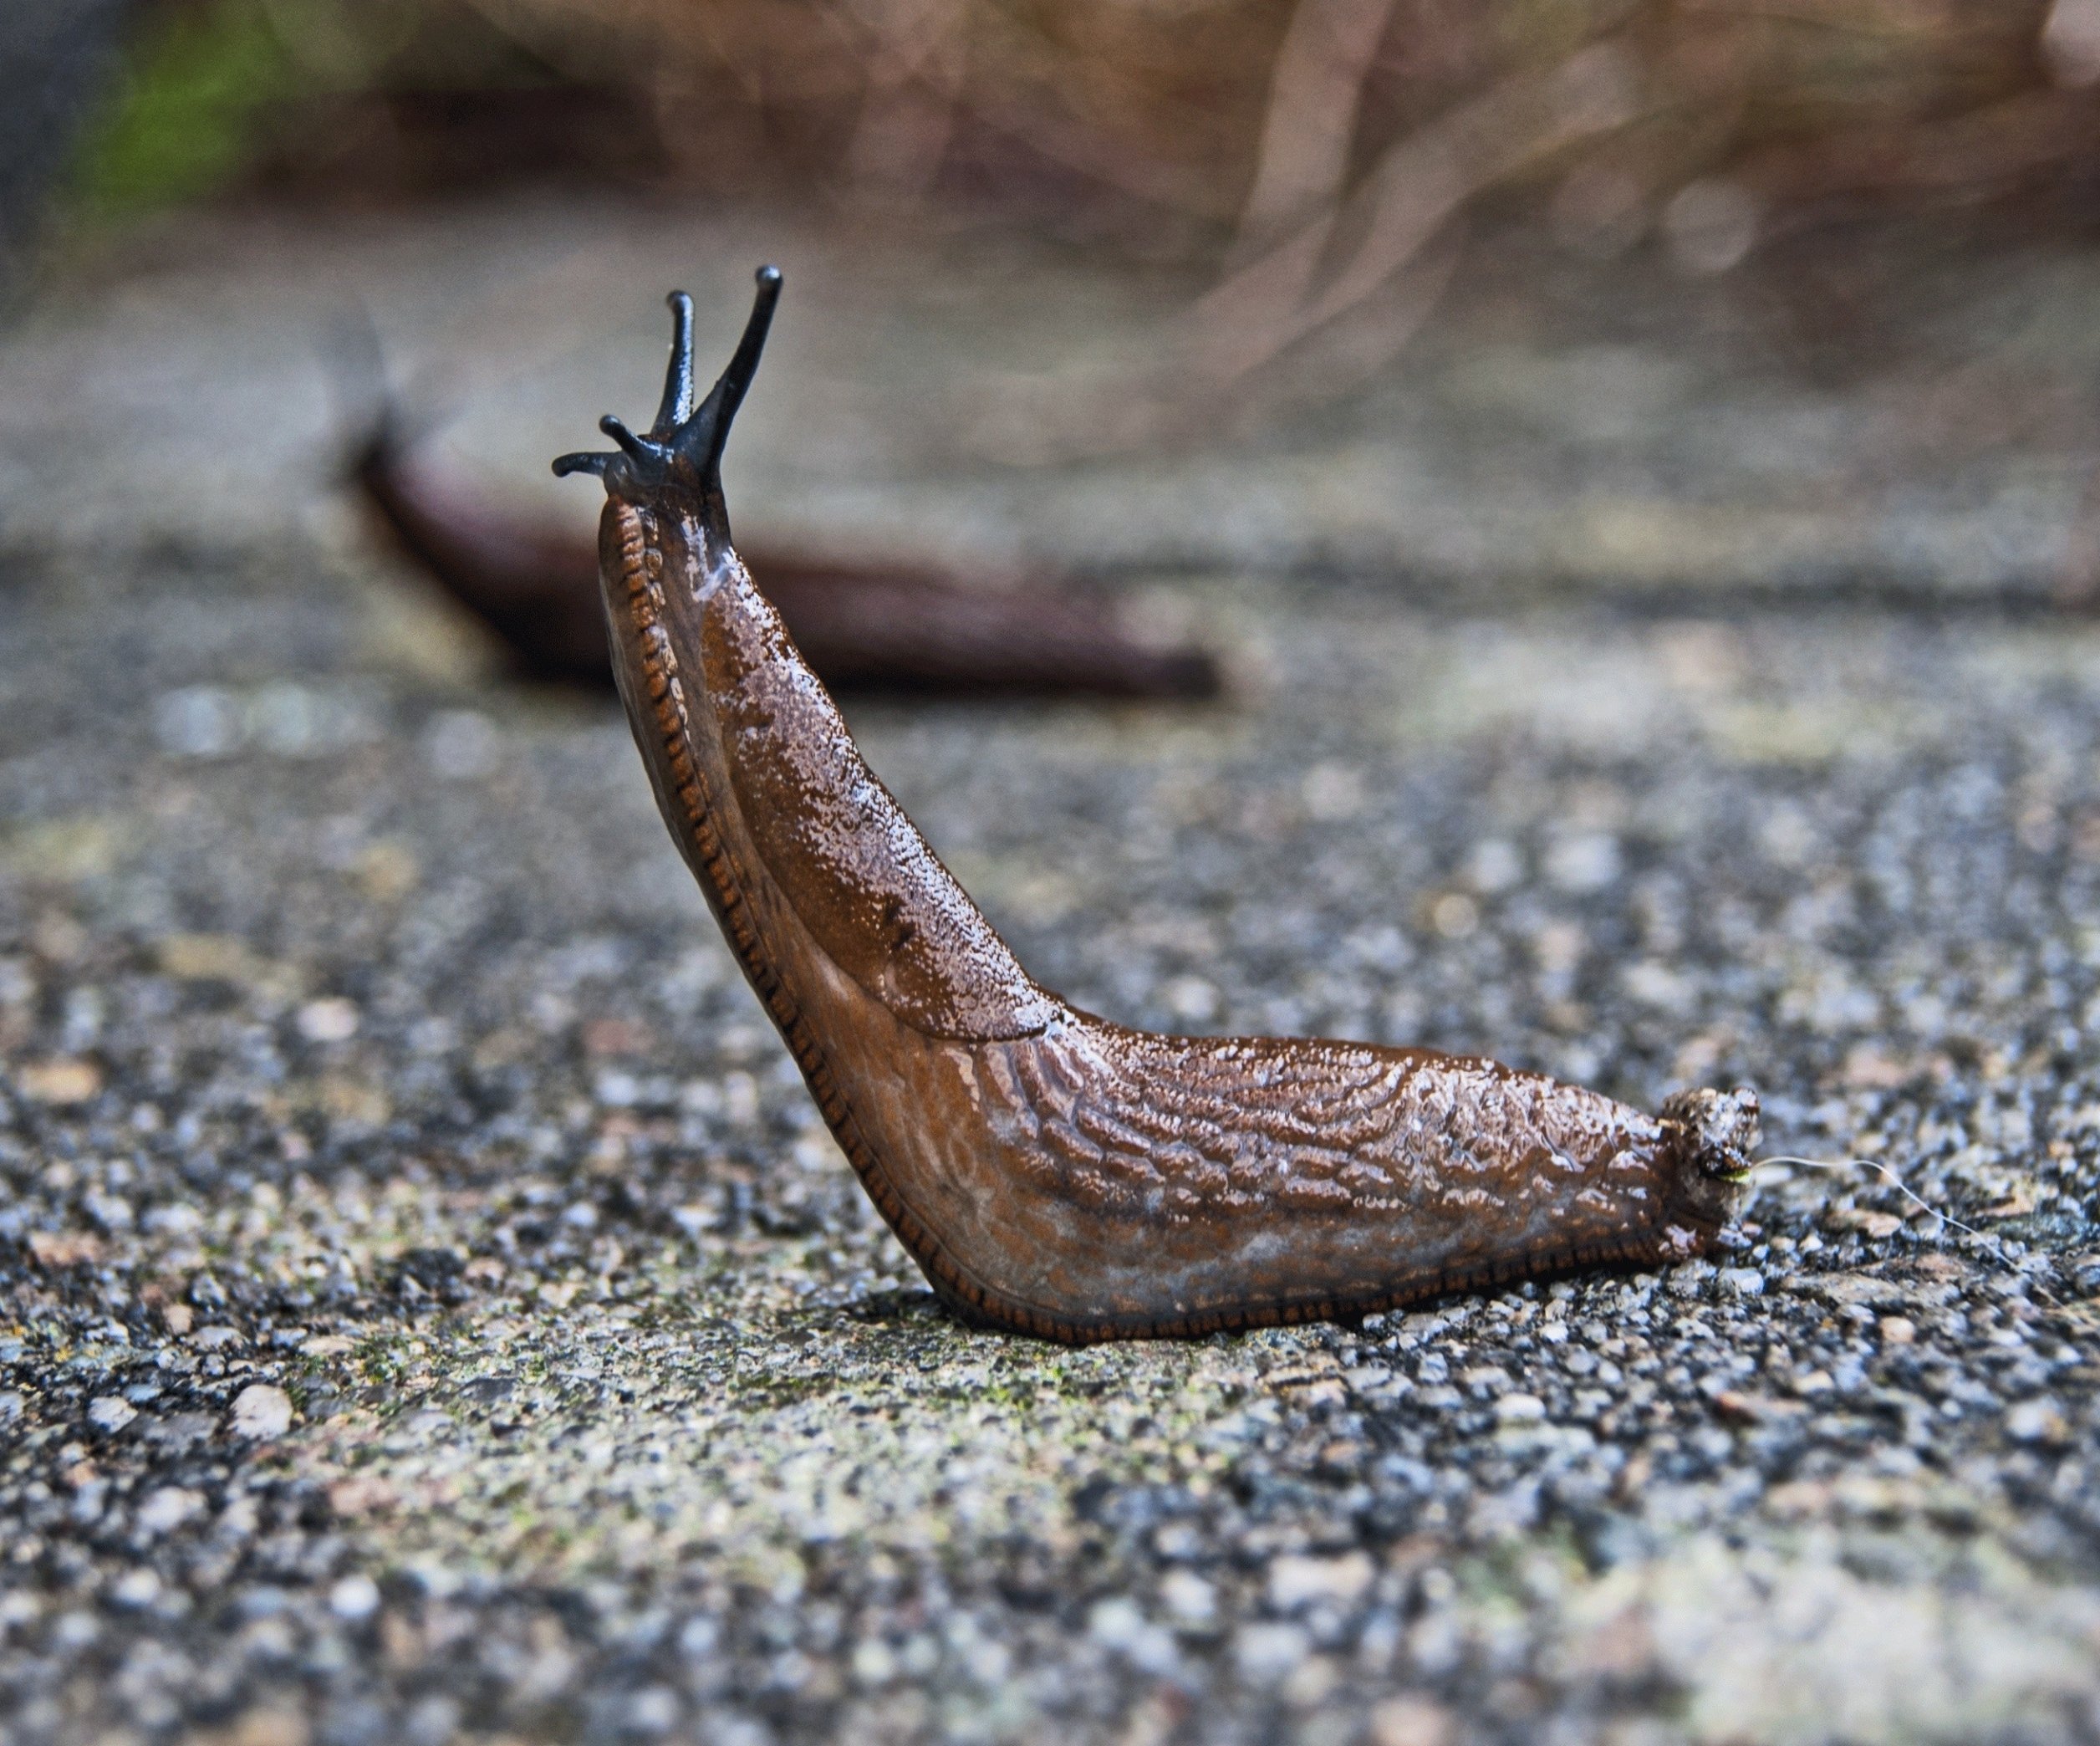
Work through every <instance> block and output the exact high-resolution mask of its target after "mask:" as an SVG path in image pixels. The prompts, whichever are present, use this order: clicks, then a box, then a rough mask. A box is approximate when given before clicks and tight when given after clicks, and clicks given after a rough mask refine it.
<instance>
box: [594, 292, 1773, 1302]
mask: <svg viewBox="0 0 2100 1746" xmlns="http://www.w3.org/2000/svg"><path fill="white" fill-rule="evenodd" d="M779 293H780V275H779V273H777V271H775V270H774V269H773V268H765V269H763V270H762V271H761V273H759V275H758V295H757V304H756V305H755V307H754V309H753V310H752V316H751V319H750V322H749V324H747V327H746V329H745V331H744V335H743V339H742V342H741V343H740V344H739V345H738V346H737V351H736V355H735V356H734V357H733V358H732V359H731V362H730V365H729V368H728V369H727V370H726V371H725V372H724V373H723V375H722V377H721V380H720V381H718V382H717V383H716V385H715V387H714V389H713V391H711V393H710V394H709V395H708V396H707V398H706V400H705V401H703V402H701V405H700V406H699V407H698V409H697V410H695V409H694V406H693V386H694V376H693V362H692V337H691V336H692V320H691V310H692V305H691V299H688V298H686V296H685V295H684V294H683V293H677V294H673V296H672V298H671V299H670V304H671V308H672V310H673V312H674V314H675V337H674V340H673V345H672V350H671V360H670V372H669V376H668V379H667V380H666V383H665V391H664V399H663V404H662V406H661V407H660V410H659V411H658V413H657V416H656V421H655V424H654V425H653V426H651V427H650V431H649V432H648V434H647V435H646V436H635V435H633V434H632V433H631V432H629V431H628V430H627V429H626V428H625V427H624V426H622V425H621V424H620V423H619V421H617V420H615V419H611V418H608V419H605V420H604V421H601V426H600V427H601V428H602V429H604V431H606V432H607V433H608V434H609V435H610V436H612V437H613V438H614V441H615V442H617V443H618V444H619V452H617V453H614V454H602V455H565V456H563V457H562V458H561V459H560V460H559V461H558V462H555V463H554V465H555V471H556V472H564V473H565V472H581V471H589V472H596V473H598V474H599V476H600V477H602V478H603V479H604V484H605V490H606V498H607V502H606V505H605V510H604V516H603V518H601V520H600V523H599V575H600V581H601V583H602V585H603V587H604V595H605V607H606V612H607V615H608V619H609V625H610V629H611V633H612V641H613V648H614V672H615V676H616V677H617V679H618V681H619V688H620V694H621V696H622V697H623V699H624V701H625V703H626V706H627V711H628V716H629V721H630V722H631V723H632V725H633V727H634V730H635V743H636V745H637V746H638V747H639V748H640V752H641V754H642V760H643V763H645V766H646V767H647V768H648V770H649V773H650V782H651V784H652V786H653V787H654V789H655V794H656V799H657V804H658V805H659V807H660V809H661V810H662V813H663V815H664V820H665V824H666V825H668V826H669V827H670V831H671V835H673V837H674V838H675V839H676V840H677V843H678V845H679V848H680V851H681V852H682V853H683V854H684V855H685V857H686V862H687V864H688V865H690V866H691V868H692V870H693V872H694V874H695V876H696V877H697V878H698V880H699V881H700V884H701V889H702V891H704V892H705V893H706V896H707V900H708V902H709V904H710V905H711V907H712V908H713V910H714V911H715V915H716V919H717V921H718V922H720V923H721V927H722V931H723V932H724V934H725V935H726V937H727V938H728V940H729V942H730V944H731V947H732V948H733V949H734V950H735V952H736V953H737V957H738V960H739V962H741V963H742V966H743V968H744V973H745V974H746V975H747V977H748V978H750V980H751V983H752V988H754V989H755V990H756V991H757V993H758V996H759V998H761V999H762V1001H763V1002H764V1003H765V1004H766V1008H767V1011H768V1012H769V1013H771V1014H772V1019H773V1021H774V1023H775V1024H777V1026H778V1027H779V1029H780V1031H781V1034H782V1037H784V1038H785V1039H786V1040H787V1046H788V1048H789V1049H790V1050H791V1051H793V1055H794V1058H795V1060H796V1062H797V1064H798V1065H799V1066H800V1068H801V1069H802V1071H803V1076H804V1078H805V1079H806V1080H808V1085H809V1089H810V1091H811V1094H812V1095H813V1096H814V1097H815V1098H816V1100H817V1103H818V1107H819V1109H820V1110H822V1111H823V1116H824V1119H825V1120H826V1121H828V1123H829V1124H830V1126H831V1128H832V1131H833V1133H834V1134H835V1135H836V1136H838V1142H839V1145H840V1146H841V1147H842V1148H843V1149H844V1152H845V1154H846V1156H847V1158H848V1159H849V1161H851V1163H852V1165H853V1167H854V1170H855V1171H856V1172H858V1173H859V1177H860V1179H861V1181H862V1182H863V1183H864V1185H865V1187H866V1188H867V1190H868V1192H869V1196H870V1197H872V1198H873V1199H874V1202H875V1205H876V1206H877V1207H879V1209H880V1210H881V1212H882V1214H883V1216H884V1218H886V1219H887V1220H888V1221H889V1223H890V1225H891V1227H892V1228H894V1229H895V1231H896V1233H897V1234H898V1236H899V1237H900V1238H901V1239H902V1240H903V1242H904V1243H905V1247H906V1248H908V1249H910V1252H911V1253H912V1255H913V1257H914V1258H915V1259H916V1260H917V1261H918V1263H919V1264H920V1267H921V1268H923V1269H925V1274H926V1276H927V1278H928V1279H930V1280H931V1282H932V1283H933V1285H934V1288H935V1290H936V1291H938V1292H939V1293H940V1295H941V1296H942V1297H943V1298H944V1299H946V1300H947V1301H948V1302H949V1303H950V1304H952V1305H954V1306H955V1307H956V1309H957V1310H960V1311H961V1313H962V1314H964V1315H966V1316H967V1317H969V1318H971V1320H977V1321H980V1322H984V1323H987V1324H990V1325H995V1326H997V1327H1002V1328H1007V1329H1011V1330H1016V1331H1019V1332H1026V1333H1031V1334H1037V1335H1044V1336H1047V1337H1049V1338H1053V1339H1058V1340H1075V1341H1077V1340H1106V1339H1114V1338H1119V1337H1134V1336H1143V1335H1195V1334H1204V1333H1209V1332H1212V1331H1215V1330H1221V1329H1231V1328H1243V1327H1251V1326H1256V1325H1263V1324H1270V1323H1278V1322H1294V1321H1304V1320H1317V1319H1321V1318H1328V1317H1335V1316H1344V1315H1363V1314H1366V1313H1369V1312H1370V1311H1372V1310H1382V1309H1386V1308H1389V1307H1391V1306H1392V1305H1394V1304H1400V1303H1404V1302H1407V1301H1409V1300H1411V1299H1419V1298H1421V1297H1425V1296H1429V1295H1431V1294H1435V1293H1438V1292H1441V1291H1446V1290H1451V1289H1461V1288H1466V1287H1471V1286H1477V1285H1488V1284H1496V1283H1499V1282H1501V1281H1504V1280H1508V1279H1516V1278H1521V1277H1527V1276H1532V1275H1537V1274H1548V1273H1553V1272H1557V1271H1562V1270H1565V1269H1571V1268H1576V1267H1583V1266H1592V1265H1599V1264H1634V1265H1654V1264H1659V1263H1663V1262H1668V1261H1674V1260H1679V1259H1684V1258H1688V1257H1690V1256H1692V1255H1695V1254H1697V1253H1700V1252H1701V1251H1703V1250H1704V1249H1705V1248H1707V1247H1708V1246H1709V1245H1710V1243H1711V1242H1712V1240H1713V1238H1714V1237H1715V1234H1716V1233H1718V1232H1719V1230H1720V1228H1721V1227H1722V1226H1723V1225H1724V1224H1725V1223H1726V1222H1727V1221H1728V1220H1729V1219H1730V1218H1732V1217H1733V1216H1734V1214H1735V1213H1736V1210H1737V1208H1738V1207H1739V1206H1740V1204H1741V1197H1742V1194H1743V1192H1744V1190H1743V1182H1744V1180H1745V1178H1746V1175H1747V1172H1748V1170H1749V1167H1750V1154H1751V1151H1752V1149H1753V1148H1754V1147H1755V1146H1756V1139H1757V1100H1756V1095H1755V1094H1754V1093H1752V1092H1751V1091H1749V1090H1735V1091H1730V1092H1720V1091H1711V1090H1694V1091H1685V1092H1679V1093H1678V1094H1676V1095H1674V1096H1672V1097H1671V1098H1669V1099H1668V1100H1666V1101H1665V1102H1664V1105H1663V1107H1662V1110H1661V1112H1660V1113H1659V1115H1655V1116H1650V1115H1648V1114H1646V1113H1644V1112H1643V1111H1641V1110H1635V1109H1633V1108H1630V1107H1629V1106H1628V1105H1623V1104H1620V1103H1617V1102H1614V1101H1613V1100H1611V1099H1609V1098H1606V1097H1603V1096H1600V1095H1598V1094H1597V1093H1595V1092H1593V1091H1588V1090H1583V1089H1582V1088H1580V1087H1578V1086H1574V1085H1566V1084H1563V1083H1562V1082H1560V1081H1558V1080H1552V1079H1548V1078H1547V1077H1546V1076H1545V1075H1541V1074H1534V1073H1523V1072H1519V1071H1516V1070H1514V1069H1511V1068H1507V1067H1504V1066H1502V1065H1501V1064H1498V1063H1496V1062H1494V1061H1491V1060H1486V1059H1479V1058H1476V1057H1468V1056H1455V1055H1447V1054H1439V1053H1437V1052H1435V1051H1434V1050H1430V1049H1383V1048H1374V1047H1372V1046H1370V1045H1369V1044H1356V1043H1340V1042H1328V1041H1323V1040H1305V1039H1266V1038H1264V1039H1231V1038H1190V1037H1171V1036H1160V1035H1155V1034H1150V1033H1147V1032H1142V1031H1134V1030H1130V1029H1126V1028H1124V1027H1123V1026H1121V1025H1118V1024H1110V1023H1109V1022H1108V1021H1107V1020H1104V1019H1098V1018H1096V1017H1094V1016H1093V1015H1092V1014H1091V1013H1084V1012H1081V1011H1079V1010H1078V1008H1074V1007H1073V1006H1071V1005H1070V1004H1068V1003H1067V1002H1065V1001H1064V1000H1063V999H1061V998H1059V997H1058V996H1057V995H1055V994H1053V993H1050V992H1049V991H1048V990H1047V989H1044V988H1040V987H1039V986H1037V983H1035V982H1034V981H1033V980H1032V979H1031V978H1030V977H1029V976H1028V975H1027V972H1026V971H1024V970H1023V969H1022V967H1021V965H1020V964H1019V962H1017V960H1016V959H1015V957H1014V956H1013V954H1012V952H1011V951H1009V950H1008V949H1007V945H1006V942H1004V941H1003V940H1002V939H1001V938H1000V937H999V936H998V934H997V933H996V932H995V931H994V930H993V929H992V927H991V924H990V923H989V922H987V921H986V919H985V917H984V916H983V915H982V914H981V913H980V912H979V911H978V910H977V907H976V905H975V904H973V903H972V902H971V901H970V899H969V897H968V896H967V895H966V893H965V892H964V891H963V890H962V888H961V886H959V885H958V884H956V881H955V879H954V878H953V877H952V876H951V875H950V873H949V872H948V870H947V869H946V867H944V866H943V865H941V864H940V860H939V859H938V858H937V857H936V856H935V855H934V853H933V851H932V850H931V849H930V848H929V847H928V846H927V845H926V842H925V839H924V838H922V837H921V836H920V835H919V832H918V830H916V829H915V827H914V826H913V825H912V823H911V821H910V819H907V818H906V817H905V814H904V812H903V810H902V809H900V807H899V806H898V805H897V803H896V801H895V799H893V798H892V797H891V795H890V794H889V790H888V789H885V788H884V787H883V785H882V784H881V783H880V782H879V780H878V779H876V777H875V775H874V773H873V772H872V771H871V770H869V768H868V766H867V764H866V763H864V761H863V759H862V758H861V756H860V753H859V748H857V747H856V746H855V745H854V741H853V738H852V736H851V735H850V734H849V733H848V732H847V730H846V725H845V722H844V720H843V719H842V718H841V717H840V716H839V714H838V710H837V708H836V707H835V706H834V705H833V702H832V700H831V698H830V697H829V695H828V693H827V692H825V690H824V688H823V686H822V685H821V684H820V683H819V682H818V680H817V678H816V676H815V675H814V674H813V672H812V671H810V669H809V667H808V665H807V663H805V662H804V661H803V659H802V656H800V654H799V653H798V651H797V650H796V648H795V646H794V644H793V641H792V640H791V639H790V638H789V636H787V631H786V630H785V629H784V627H783V626H782V623H781V620H780V617H779V615H778V614H777V612H776V611H775V610H774V609H773V607H772V605H770V604H769V603H768V602H767V600H766V597H765V596H764V595H762V593H761V592H760V591H759V590H758V589H757V587H756V586H755V585H754V584H753V583H752V579H751V577H750V576H749V574H747V572H746V570H745V569H744V565H743V563H742V559H740V558H739V557H738V556H737V552H736V549H735V548H734V546H733V545H732V544H731V540H730V534H729V523H728V515H727V511H726V506H725V504H724V501H723V498H722V490H721V454H722V449H723V445H724V443H725V442H726V439H727V436H728V431H729V426H730V423H731V420H732V419H733V418H734V417H735V415H736V411H737V407H738V406H739V405H740V404H741V403H742V400H743V397H744V394H745V392H746V391H747V389H748V388H749V386H750V384H751V379H752V374H753V372H754V371H755V370H756V369H757V363H758V358H759V354H760V351H761V350H762V346H763V345H764V341H765V336H766V332H767V328H768V326H769V325H770V324H771V321H772V313H773V309H774V305H775V304H776V303H777V300H778V298H779Z"/></svg>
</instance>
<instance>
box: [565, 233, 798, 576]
mask: <svg viewBox="0 0 2100 1746" xmlns="http://www.w3.org/2000/svg"><path fill="white" fill-rule="evenodd" d="M757 278H758V291H757V296H756V297H754V298H753V299H752V308H751V319H749V320H747V322H746V323H745V324H744V336H743V338H742V339H740V340H739V341H738V342H737V351H736V355H734V356H733V357H731V359H730V360H729V367H728V368H727V369H726V370H723V371H722V373H721V377H720V378H719V379H718V380H716V383H715V385H714V386H713V387H712V388H711V389H710V390H709V391H708V394H707V398H706V400H704V401H701V403H700V406H699V408H698V410H697V411H696V410H695V408H694V406H693V385H694V375H693V300H692V299H691V298H690V297H689V296H687V295H686V293H684V292H683V291H674V292H672V293H671V294H670V298H669V299H668V301H669V303H670V310H671V347H670V367H669V369H668V370H666V371H665V375H664V398H663V401H662V402H661V404H660V405H659V406H658V407H657V409H656V421H655V424H654V425H652V426H650V431H649V434H648V435H647V436H636V435H635V433H634V432H633V431H630V430H629V429H628V428H627V426H625V425H624V424H622V423H621V422H620V421H619V419H617V418H615V417H614V416H612V415H611V414H610V413H607V414H606V415H605V416H604V417H603V418H601V419H599V421H598V428H599V430H601V431H604V433H605V434H606V435H607V436H609V437H611V438H612V439H613V441H614V442H616V443H618V444H619V450H618V452H615V453H610V454H607V453H602V452H598V453H593V452H583V453H578V454H573V455H563V456H561V457H559V458H558V459H557V460H556V461H555V462H554V472H555V473H556V474H557V475H558V476H566V475H568V474H569V473H575V472H588V473H595V474H597V475H598V477H599V478H601V479H603V480H604V482H605V489H606V492H607V493H608V494H609V495H610V496H614V497H623V498H638V497H641V496H645V495H650V494H654V493H660V492H664V491H666V490H672V491H676V490H683V491H686V492H688V493H691V495H692V496H693V497H694V498H696V499H697V500H698V502H699V504H700V508H701V520H702V523H704V525H705V526H706V528H707V531H708V532H709V534H711V535H713V536H714V537H715V538H716V539H719V540H721V542H722V543H724V544H726V543H727V541H728V539H729V515H728V511H727V509H726V507H725V505H724V503H723V502H722V489H721V457H722V450H723V449H724V447H726V445H727V444H728V442H729V427H730V426H731V424H733V423H734V422H735V421H736V418H737V408H738V407H740V406H742V405H743V403H744V396H745V394H746V392H747V391H748V390H749V389H750V387H751V380H752V377H753V376H754V375H757V373H758V360H759V358H760V356H761V355H762V354H763V353H764V351H765V350H766V334H767V330H768V329H770V328H771V327H772V319H773V308H774V305H776V304H778V303H779V301H780V269H779V268H777V267H761V268H759V269H758V274H757Z"/></svg>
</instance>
